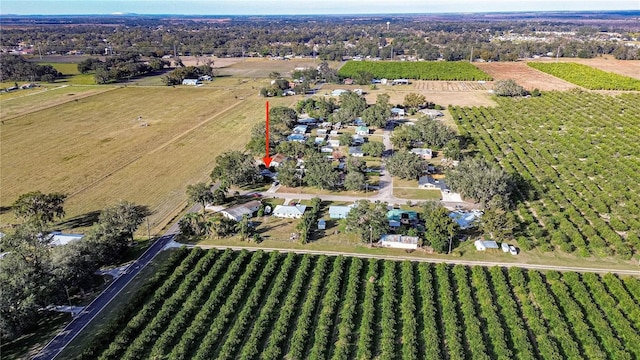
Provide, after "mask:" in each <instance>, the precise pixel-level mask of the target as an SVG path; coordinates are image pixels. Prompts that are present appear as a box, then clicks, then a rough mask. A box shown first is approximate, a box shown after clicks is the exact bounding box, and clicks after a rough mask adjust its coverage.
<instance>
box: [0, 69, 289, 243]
mask: <svg viewBox="0 0 640 360" xmlns="http://www.w3.org/2000/svg"><path fill="white" fill-rule="evenodd" d="M216 81H217V80H216ZM216 81H214V82H212V83H211V85H207V86H203V87H198V88H187V87H176V88H172V87H164V86H163V87H142V86H140V87H136V86H128V87H112V86H100V87H98V86H67V87H58V88H55V89H49V90H46V91H44V90H42V91H31V90H29V91H26V90H25V92H24V93H23V94H24V95H23V96H18V97H15V96H13V97H9V98H4V97H0V105H1V106H0V108H1V109H2V110H1V112H2V113H1V114H2V119H3V122H4V123H3V124H2V128H1V130H2V131H1V133H0V143H1V144H2V145H1V146H2V151H1V155H0V183H1V184H2V191H1V192H0V206H1V207H2V208H5V209H6V208H8V207H10V206H11V204H12V203H13V202H14V201H15V200H16V199H17V197H18V196H19V195H20V194H23V193H26V192H30V191H36V190H40V191H43V192H63V193H66V194H68V195H69V197H68V199H67V201H66V202H65V210H66V213H67V216H66V218H65V220H69V219H72V218H74V217H82V216H83V215H86V214H90V213H92V212H94V211H96V210H100V209H103V208H105V207H107V206H110V205H113V204H114V203H115V202H117V201H118V200H120V199H121V200H127V201H131V202H134V203H136V204H140V205H146V206H148V207H149V208H150V210H151V211H153V215H152V216H151V218H150V221H151V227H152V230H155V231H159V230H160V229H161V228H162V227H164V225H166V224H167V223H168V222H169V221H170V220H171V218H173V216H175V215H176V214H177V213H179V212H180V210H181V209H182V208H183V207H184V206H185V205H186V194H185V188H186V186H187V185H188V184H192V183H195V182H199V181H203V180H206V179H207V178H208V175H209V172H210V171H211V169H213V166H214V160H215V157H216V156H217V155H219V154H221V153H222V152H224V151H227V150H231V149H243V148H244V145H245V143H246V142H247V134H248V133H249V131H250V129H251V127H252V126H253V125H254V124H255V123H257V122H259V121H264V111H265V110H264V108H265V106H264V104H265V99H264V98H260V97H259V96H258V95H257V90H255V89H253V88H252V87H255V88H259V87H261V86H264V84H263V80H258V81H247V82H241V81H239V80H238V79H233V81H231V79H221V80H220V81H218V82H216ZM264 81H266V80H264ZM266 83H268V82H266ZM213 84H215V85H213ZM20 91H23V90H20ZM7 95H8V94H7ZM294 101H295V100H291V99H286V98H282V99H272V100H271V103H272V106H278V105H285V106H291V105H292V104H293V103H294ZM138 117H141V118H140V119H138ZM145 124H146V125H148V126H143V125H145ZM15 221H16V220H15V218H14V217H13V215H12V213H11V212H6V211H5V212H4V213H3V214H1V215H0V223H3V224H8V223H12V222H15ZM62 228H64V225H62ZM145 234H146V229H145Z"/></svg>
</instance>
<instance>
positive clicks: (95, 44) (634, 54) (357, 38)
mask: <svg viewBox="0 0 640 360" xmlns="http://www.w3.org/2000/svg"><path fill="white" fill-rule="evenodd" d="M3 20H4V19H3ZM7 20H8V19H7ZM309 20H311V19H310V18H308V17H297V18H292V17H287V18H278V20H277V21H274V18H271V17H267V18H263V19H256V18H252V19H251V21H247V19H246V18H242V17H235V18H232V19H231V20H229V21H224V22H210V21H197V20H195V19H187V18H185V19H175V18H172V19H171V31H167V26H166V19H164V18H162V17H144V18H141V17H131V18H119V19H113V18H85V21H86V23H82V24H75V25H74V26H68V24H67V23H66V22H65V24H64V25H65V26H56V25H52V24H56V22H58V21H60V20H59V19H49V20H45V19H42V20H40V19H38V21H46V24H47V25H48V26H42V25H40V24H38V23H36V24H31V25H29V26H24V25H22V24H21V25H22V26H14V27H7V28H6V29H3V36H2V39H0V44H1V45H2V46H5V47H6V46H15V45H16V44H18V43H20V42H24V43H27V44H32V45H38V48H39V51H40V52H41V53H43V54H45V53H57V54H60V53H66V52H69V51H71V50H80V51H83V52H85V53H87V54H91V55H99V54H104V51H105V48H109V49H111V50H112V51H115V52H117V53H120V54H125V53H135V54H141V55H143V56H155V57H162V56H163V55H169V54H171V55H174V54H175V55H195V56H202V55H205V54H212V55H215V56H219V57H241V56H285V55H300V56H317V57H320V58H321V59H324V60H341V59H342V58H343V57H345V56H347V57H351V56H371V57H379V58H383V59H389V58H391V57H392V56H405V55H406V56H413V55H415V56H418V57H420V58H423V59H425V60H436V59H439V58H442V59H444V60H448V61H458V60H464V59H469V58H470V56H471V53H472V52H473V54H474V56H475V57H476V58H479V59H483V60H484V61H514V60H516V59H517V58H525V57H532V56H533V55H541V54H547V53H549V52H553V53H555V52H556V51H557V49H558V47H559V46H562V47H563V48H562V50H561V52H560V54H559V55H560V56H563V57H583V58H592V57H596V56H600V55H602V54H611V55H614V56H615V57H616V58H618V59H629V60H630V59H638V58H640V51H639V49H637V48H633V47H629V46H625V44H624V42H623V41H614V40H609V39H608V36H607V37H599V36H598V35H599V33H600V32H601V30H603V29H606V31H608V32H613V33H615V32H618V33H620V34H621V36H622V38H623V39H624V40H630V39H631V37H632V36H633V33H634V32H637V31H638V27H637V24H635V23H631V22H630V21H626V22H624V21H623V22H612V21H610V20H609V19H601V20H600V22H594V20H593V19H589V20H588V21H589V22H588V23H586V22H582V20H581V19H572V21H570V22H567V21H562V22H553V21H551V22H540V21H538V22H535V24H532V23H531V22H530V21H526V20H519V19H515V20H514V19H509V20H506V19H496V20H487V19H486V18H473V17H469V16H467V17H465V19H464V21H457V20H455V19H442V18H436V19H428V20H426V21H417V20H416V19H415V18H412V17H410V16H401V17H389V18H387V19H384V18H382V19H366V18H353V17H342V16H336V17H314V18H313V19H312V20H313V21H309ZM387 20H390V22H391V24H392V26H391V27H390V28H388V29H387V27H386V21H387ZM65 21H66V19H65ZM123 24H126V26H122V25H123ZM406 24H410V26H406ZM538 32H573V33H574V34H573V35H572V36H571V37H570V38H568V37H557V38H552V39H551V40H550V41H536V40H534V39H531V38H535V37H539V36H540V35H539V34H538ZM512 33H516V34H522V35H523V36H524V37H526V38H524V39H523V40H521V41H510V40H500V37H501V36H503V35H510V34H512ZM605 34H606V33H605ZM425 39H428V41H425ZM345 40H346V42H348V43H349V46H345V44H344V42H343V41H345ZM472 48H474V50H472Z"/></svg>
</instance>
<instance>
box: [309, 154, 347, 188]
mask: <svg viewBox="0 0 640 360" xmlns="http://www.w3.org/2000/svg"><path fill="white" fill-rule="evenodd" d="M304 166H305V169H304V171H305V173H304V180H305V182H306V183H307V185H309V186H313V187H317V188H319V189H335V188H336V187H337V186H338V181H339V174H338V173H337V172H335V171H333V166H332V165H331V162H330V161H327V159H326V158H325V157H324V156H323V155H321V154H319V153H316V154H313V155H312V156H309V157H308V158H307V159H306V160H305V163H304Z"/></svg>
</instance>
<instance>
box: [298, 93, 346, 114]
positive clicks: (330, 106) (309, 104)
mask: <svg viewBox="0 0 640 360" xmlns="http://www.w3.org/2000/svg"><path fill="white" fill-rule="evenodd" d="M337 108H338V105H337V104H336V102H335V100H334V99H333V98H329V99H326V98H318V97H310V98H306V99H304V100H300V101H298V103H297V104H296V111H297V112H298V113H300V114H304V113H306V114H308V115H309V116H310V117H312V118H315V119H328V118H329V115H331V114H332V113H333V111H334V110H335V109H337Z"/></svg>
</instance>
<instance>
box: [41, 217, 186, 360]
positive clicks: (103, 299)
mask: <svg viewBox="0 0 640 360" xmlns="http://www.w3.org/2000/svg"><path fill="white" fill-rule="evenodd" d="M176 233H177V226H172V227H171V228H170V229H169V231H168V232H167V233H166V234H165V235H163V236H161V237H160V238H158V239H157V240H156V241H155V242H154V243H153V245H151V246H150V247H149V248H148V249H147V250H146V251H145V252H144V253H143V254H142V255H140V257H139V258H138V259H137V260H136V261H134V262H133V263H131V265H130V266H129V268H128V269H127V271H125V272H124V273H123V274H122V276H120V277H119V278H117V279H115V280H114V281H113V282H112V283H111V284H109V286H108V287H107V288H106V289H105V290H104V291H103V292H102V293H101V294H100V295H98V297H97V298H95V300H93V301H92V302H91V304H89V305H87V306H86V307H85V309H84V310H83V311H82V312H81V313H80V314H78V316H76V317H75V318H74V319H73V320H72V321H71V322H70V323H69V325H67V326H66V327H65V328H64V329H63V330H62V331H61V332H60V333H59V334H58V335H56V337H54V338H53V340H51V341H50V342H49V343H48V344H47V345H46V346H45V347H44V348H43V349H42V350H40V352H39V353H38V354H37V355H36V356H35V357H34V358H33V359H34V360H52V359H55V358H56V357H57V356H58V355H59V354H60V352H62V350H64V348H65V347H66V346H67V345H69V343H71V341H72V340H73V339H75V338H76V336H78V334H80V332H81V331H82V330H83V329H84V328H85V327H87V325H89V323H90V322H91V321H92V320H93V319H94V318H95V317H96V316H97V315H98V314H99V313H100V312H101V311H102V309H104V308H105V307H106V306H107V305H108V304H109V303H110V302H111V300H113V298H114V297H115V296H116V295H118V294H119V293H120V291H122V289H124V288H125V287H126V286H127V285H128V284H129V283H130V282H131V280H133V278H134V277H135V276H136V275H138V273H139V272H140V271H141V270H142V269H144V267H145V266H147V264H149V262H151V260H153V258H154V257H155V256H156V255H158V253H159V252H160V251H162V249H163V248H164V247H165V246H166V245H167V244H168V243H169V242H171V240H173V238H174V237H175V235H176Z"/></svg>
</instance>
